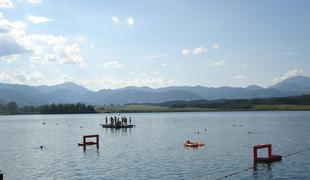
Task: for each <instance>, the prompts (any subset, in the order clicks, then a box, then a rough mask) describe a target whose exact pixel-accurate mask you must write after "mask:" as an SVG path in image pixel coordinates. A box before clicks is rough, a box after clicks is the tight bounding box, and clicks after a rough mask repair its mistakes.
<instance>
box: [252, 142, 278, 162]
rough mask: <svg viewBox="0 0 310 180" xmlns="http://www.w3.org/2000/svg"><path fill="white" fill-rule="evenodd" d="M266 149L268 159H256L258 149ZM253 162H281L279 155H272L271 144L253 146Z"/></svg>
mask: <svg viewBox="0 0 310 180" xmlns="http://www.w3.org/2000/svg"><path fill="white" fill-rule="evenodd" d="M266 148H267V149H268V157H257V150H258V149H266ZM253 160H254V163H272V162H277V161H281V160H282V156H281V155H273V154H272V147H271V144H260V145H255V146H253Z"/></svg>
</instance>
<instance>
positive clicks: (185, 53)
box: [181, 49, 192, 55]
mask: <svg viewBox="0 0 310 180" xmlns="http://www.w3.org/2000/svg"><path fill="white" fill-rule="evenodd" d="M181 53H182V54H183V55H189V54H192V51H191V50H190V49H183V50H182V51H181Z"/></svg>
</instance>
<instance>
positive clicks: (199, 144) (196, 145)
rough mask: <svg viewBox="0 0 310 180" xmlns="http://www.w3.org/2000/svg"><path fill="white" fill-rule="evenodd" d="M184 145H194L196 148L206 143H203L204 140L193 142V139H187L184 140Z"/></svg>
mask: <svg viewBox="0 0 310 180" xmlns="http://www.w3.org/2000/svg"><path fill="white" fill-rule="evenodd" d="M184 146H185V147H194V148H196V147H201V146H205V144H204V143H202V142H191V141H189V140H187V141H185V142H184Z"/></svg>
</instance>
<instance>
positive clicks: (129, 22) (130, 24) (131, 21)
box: [126, 16, 135, 26]
mask: <svg viewBox="0 0 310 180" xmlns="http://www.w3.org/2000/svg"><path fill="white" fill-rule="evenodd" d="M126 23H127V24H128V25H129V26H133V25H134V24H135V20H134V19H133V17H131V16H130V17H128V18H127V20H126Z"/></svg>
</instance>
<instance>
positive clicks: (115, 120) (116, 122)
mask: <svg viewBox="0 0 310 180" xmlns="http://www.w3.org/2000/svg"><path fill="white" fill-rule="evenodd" d="M109 119H110V124H111V125H113V126H121V125H128V124H127V123H128V119H127V117H125V116H120V117H117V116H114V117H113V116H111V117H110V118H109ZM105 120H106V121H105V122H106V124H108V117H106V118H105ZM129 123H130V125H131V117H130V116H129Z"/></svg>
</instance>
